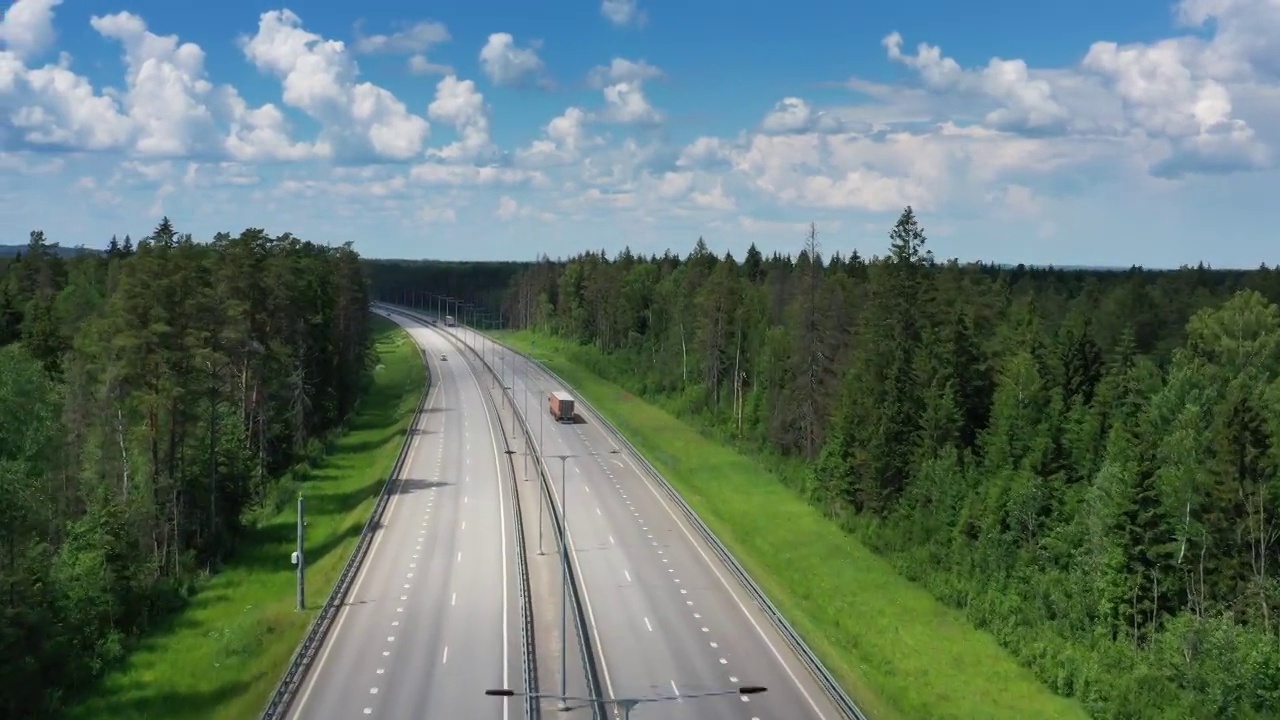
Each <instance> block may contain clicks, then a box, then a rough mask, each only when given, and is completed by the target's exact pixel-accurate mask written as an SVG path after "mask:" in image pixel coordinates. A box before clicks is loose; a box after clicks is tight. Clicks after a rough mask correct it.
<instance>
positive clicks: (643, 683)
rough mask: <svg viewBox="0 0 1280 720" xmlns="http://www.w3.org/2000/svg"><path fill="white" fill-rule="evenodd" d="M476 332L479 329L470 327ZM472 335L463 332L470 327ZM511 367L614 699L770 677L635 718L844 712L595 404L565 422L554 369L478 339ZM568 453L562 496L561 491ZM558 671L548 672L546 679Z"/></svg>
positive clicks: (496, 362)
mask: <svg viewBox="0 0 1280 720" xmlns="http://www.w3.org/2000/svg"><path fill="white" fill-rule="evenodd" d="M466 334H467V335H469V334H470V333H466ZM462 335H463V333H459V336H462ZM481 346H482V350H484V351H485V352H486V356H487V357H489V358H490V359H491V364H492V365H493V366H494V367H495V368H499V369H500V370H501V369H502V368H505V377H506V380H505V383H506V384H507V385H509V386H511V387H512V388H513V395H514V398H515V403H516V405H517V407H518V408H519V409H520V410H521V411H522V412H525V413H526V417H527V418H528V421H529V425H530V427H531V429H532V431H533V433H534V434H535V436H541V437H540V438H539V439H538V440H537V442H538V444H539V447H540V448H541V451H542V454H543V457H544V460H545V462H546V464H547V467H548V474H549V475H550V477H552V478H553V479H554V483H553V484H554V486H555V494H556V496H557V497H556V504H557V506H559V507H561V508H562V509H563V508H564V506H565V505H567V513H566V514H567V524H568V527H569V538H570V543H569V547H570V549H571V555H572V557H573V561H574V562H575V563H576V566H577V568H578V573H579V575H578V576H579V578H580V579H581V587H582V590H583V593H584V602H585V604H586V605H587V610H588V613H589V620H590V624H591V627H592V633H593V635H594V636H595V638H594V641H595V643H596V647H597V649H598V652H599V657H600V664H601V666H602V667H601V668H600V670H601V675H602V677H603V678H604V684H605V686H606V691H607V692H608V694H609V695H610V696H611V697H614V698H622V697H646V696H655V695H675V694H686V693H699V692H715V691H723V690H732V689H734V688H736V687H737V686H740V685H764V686H766V687H767V688H768V692H767V693H765V694H761V695H754V696H750V697H746V696H725V697H707V698H697V699H688V700H680V701H677V702H671V701H668V702H662V703H660V704H653V705H640V706H638V707H636V709H635V710H634V711H633V713H632V718H634V720H643V719H644V718H654V719H657V718H668V719H670V720H695V719H696V720H753V719H757V718H758V719H760V720H766V719H774V720H838V719H839V718H841V717H842V715H841V714H840V712H839V711H838V710H837V709H836V708H835V706H834V705H833V704H832V703H831V702H830V700H829V699H828V698H827V696H826V695H825V693H823V691H822V690H821V689H820V687H819V686H818V685H817V683H816V682H815V681H814V680H813V678H812V676H811V675H810V674H809V673H808V670H807V669H806V668H805V666H804V665H803V664H802V663H801V662H800V661H799V659H798V658H796V656H795V655H794V653H793V652H792V650H791V649H790V647H789V646H788V645H787V644H786V641H785V640H784V639H783V638H782V636H781V635H780V634H779V633H778V632H777V631H776V630H775V629H774V628H773V626H772V624H771V623H770V622H769V620H768V619H767V618H766V617H765V616H764V615H763V614H762V613H761V612H760V610H759V609H758V607H757V606H756V605H755V603H754V602H753V601H752V600H751V599H749V596H748V595H747V594H746V592H745V590H744V589H743V588H742V587H741V586H740V585H739V584H737V583H736V581H735V580H734V579H733V578H732V576H731V575H730V574H729V572H728V570H727V569H726V568H725V567H724V566H723V564H722V563H721V562H720V561H719V560H718V559H717V558H716V557H715V556H714V554H713V553H712V552H711V550H710V548H708V547H706V546H705V543H704V541H703V540H702V539H701V537H700V536H698V535H697V533H696V531H695V530H694V529H693V528H692V527H690V526H689V525H688V523H687V521H686V520H685V518H684V517H683V516H681V515H680V514H679V510H678V509H677V508H676V507H675V506H673V505H672V504H671V502H670V498H668V497H667V496H665V494H664V492H663V491H662V490H661V489H660V488H659V487H658V486H657V485H656V484H655V483H654V482H653V481H652V480H650V478H649V477H648V476H647V475H646V474H645V473H644V472H643V471H641V470H640V469H639V468H638V467H637V466H636V464H634V463H633V461H632V459H631V458H630V457H629V456H628V455H627V453H626V451H623V450H620V448H619V446H618V445H617V444H616V441H615V440H614V438H613V437H612V436H611V435H610V434H609V433H608V432H607V430H605V428H604V427H603V426H602V425H601V424H600V423H598V422H597V421H596V419H595V418H594V417H593V416H592V415H591V414H590V413H588V412H586V411H585V410H583V409H582V408H581V405H579V407H578V414H579V416H580V417H581V420H580V421H579V422H578V423H576V424H567V423H566V424H558V423H556V422H554V420H553V419H552V418H551V416H550V414H549V413H548V410H547V394H548V393H549V392H550V391H552V390H558V389H566V388H561V387H560V386H559V385H558V384H557V383H556V382H555V381H554V380H553V379H552V378H551V377H550V375H548V374H547V373H546V372H545V371H543V370H541V369H540V368H539V367H538V366H536V365H531V364H528V363H526V362H525V361H524V360H523V359H521V358H519V356H517V355H515V354H514V353H508V352H505V351H503V350H502V349H501V347H500V346H495V345H494V344H493V343H486V342H483V341H482V342H481ZM562 454H568V455H574V456H576V457H573V458H570V459H568V460H567V461H565V463H564V466H565V469H564V471H563V472H564V477H565V493H564V494H565V497H559V495H560V480H561V474H562V468H561V461H560V460H559V459H558V458H555V457H553V456H555V455H562ZM548 680H549V678H545V677H544V678H543V679H542V683H543V685H544V688H545V687H546V685H547V683H548Z"/></svg>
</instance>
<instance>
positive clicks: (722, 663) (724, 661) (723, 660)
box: [720, 658, 729, 665]
mask: <svg viewBox="0 0 1280 720" xmlns="http://www.w3.org/2000/svg"><path fill="white" fill-rule="evenodd" d="M720 664H721V665H728V664H729V661H728V660H725V659H724V658H720Z"/></svg>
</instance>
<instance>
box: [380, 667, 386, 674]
mask: <svg viewBox="0 0 1280 720" xmlns="http://www.w3.org/2000/svg"><path fill="white" fill-rule="evenodd" d="M386 671H387V669H386V668H378V674H379V675H381V674H383V673H385V672H386Z"/></svg>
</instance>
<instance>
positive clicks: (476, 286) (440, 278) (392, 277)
mask: <svg viewBox="0 0 1280 720" xmlns="http://www.w3.org/2000/svg"><path fill="white" fill-rule="evenodd" d="M362 264H363V265H364V271H365V275H366V276H368V278H369V285H370V287H372V288H376V289H377V291H378V293H379V294H381V295H382V296H384V297H386V298H388V299H389V300H394V301H396V302H403V303H405V304H408V305H413V304H415V302H416V301H420V300H421V299H422V298H421V297H420V296H421V294H422V291H423V290H424V289H426V288H430V289H431V290H432V291H433V292H434V293H435V294H437V295H446V296H449V297H455V298H461V299H464V300H466V301H467V302H469V303H471V304H473V305H475V306H477V307H480V308H490V309H491V311H492V309H496V308H499V307H501V306H502V303H503V300H504V299H505V297H506V294H507V288H509V287H511V283H512V282H513V281H514V280H515V278H516V276H517V275H518V274H519V273H520V272H522V271H523V270H524V269H525V268H527V267H529V263H528V262H488V261H476V262H448V261H442V260H383V259H380V258H367V259H365V260H364V261H363V262H362ZM413 293H418V295H417V296H414V295H413Z"/></svg>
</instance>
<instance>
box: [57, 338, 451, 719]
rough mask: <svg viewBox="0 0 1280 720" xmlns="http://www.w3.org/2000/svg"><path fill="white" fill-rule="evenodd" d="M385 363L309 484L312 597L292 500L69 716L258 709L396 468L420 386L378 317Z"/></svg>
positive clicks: (246, 714) (410, 354)
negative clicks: (301, 585) (299, 596)
mask: <svg viewBox="0 0 1280 720" xmlns="http://www.w3.org/2000/svg"><path fill="white" fill-rule="evenodd" d="M374 331H375V333H376V337H377V349H378V354H379V356H380V360H379V362H380V367H379V369H378V370H377V372H376V373H375V375H374V382H373V384H372V385H371V386H370V389H369V391H368V393H367V394H366V395H365V396H364V398H363V399H362V400H361V403H360V406H359V408H358V409H357V411H356V414H355V416H354V417H353V418H352V420H351V422H350V424H349V430H348V431H347V432H345V433H343V434H342V435H341V436H340V437H338V438H337V439H336V440H335V441H334V444H333V446H332V450H331V451H330V453H329V454H328V455H327V456H326V457H325V458H324V459H323V460H322V461H321V462H320V463H319V464H318V465H317V467H316V468H315V469H314V470H313V471H312V473H311V474H310V476H309V479H308V480H307V481H306V482H305V483H304V484H303V491H304V494H305V496H306V499H307V543H308V546H309V551H308V556H307V561H308V568H307V604H308V606H310V607H311V608H312V609H311V610H310V611H309V612H301V613H299V612H296V611H295V610H294V601H295V576H294V572H293V566H292V565H290V564H289V554H290V553H291V552H292V551H293V549H294V534H295V530H294V529H295V527H296V523H297V511H296V506H290V507H289V508H288V509H286V510H284V511H283V512H281V513H280V514H279V515H278V516H276V517H274V518H272V519H271V520H270V521H268V522H266V523H264V524H263V525H262V526H260V527H258V528H255V529H254V530H252V531H251V532H250V533H249V535H248V537H247V538H246V540H245V550H244V551H243V552H241V553H240V554H238V555H237V556H236V557H235V558H234V559H233V560H232V562H230V563H229V564H228V565H227V567H226V569H225V570H224V571H223V572H221V573H219V574H218V575H215V576H214V577H212V578H210V579H209V580H208V582H207V583H206V584H205V585H204V587H202V588H201V590H200V592H199V593H198V594H197V595H196V596H195V597H194V598H193V600H192V603H191V605H190V606H189V607H188V608H186V609H184V610H183V611H182V612H180V613H178V614H176V615H175V616H174V617H173V618H171V619H170V620H169V621H167V622H166V624H165V627H162V628H161V629H159V630H158V631H156V632H154V633H151V634H149V635H148V636H147V637H146V638H144V639H143V641H142V642H141V645H140V647H138V648H137V649H136V650H135V651H134V652H133V653H132V654H131V655H130V657H129V659H128V660H127V661H126V663H125V665H124V666H123V667H121V668H120V669H119V670H117V671H115V672H112V673H110V674H109V675H108V676H107V678H106V679H105V680H104V681H103V683H102V684H101V686H100V687H98V688H97V689H96V690H95V691H94V693H93V696H92V697H90V698H88V699H87V700H86V701H85V702H83V703H81V704H80V705H78V706H77V707H75V708H74V709H73V710H72V711H71V712H69V713H68V714H67V718H68V720H104V719H105V718H111V720H143V719H146V720H161V719H163V720H188V719H190V720H195V719H196V718H199V719H201V720H248V719H249V718H256V717H258V715H259V713H261V712H262V708H263V707H265V705H266V702H267V700H268V698H269V697H270V695H271V693H272V692H273V691H274V690H275V686H276V683H278V682H279V680H280V677H281V673H283V672H284V669H285V667H286V666H287V665H288V663H289V660H290V658H291V657H292V655H293V652H294V650H295V649H296V648H297V646H298V643H299V642H301V641H302V637H303V635H305V634H306V631H307V628H308V626H309V625H310V623H311V620H312V619H313V618H314V617H315V614H316V610H318V609H319V607H320V606H321V604H322V603H323V602H324V600H325V598H327V597H328V595H329V592H330V591H331V590H332V589H333V586H334V584H335V583H336V582H337V580H338V575H339V574H340V573H341V572H342V566H343V565H344V564H345V563H346V561H347V558H349V557H350V555H351V551H352V550H353V549H354V548H355V545H356V541H357V540H358V539H359V537H360V531H361V529H362V528H363V526H364V524H365V522H366V521H367V520H368V518H369V514H370V513H371V512H372V510H373V506H374V503H375V501H376V500H377V496H378V492H379V491H380V489H381V488H382V485H383V481H384V480H385V478H386V477H387V474H388V473H389V472H391V468H392V466H393V465H394V464H395V460H396V456H397V455H398V454H399V452H400V446H401V444H402V443H403V441H404V436H405V433H406V432H407V431H408V428H409V423H410V421H411V420H412V418H413V411H414V409H415V408H416V406H417V402H418V400H419V398H420V397H421V393H422V388H423V383H424V382H425V376H426V374H425V371H424V368H423V364H422V356H421V354H420V353H419V352H418V350H417V348H416V346H415V345H414V343H413V341H412V339H411V338H410V337H409V336H408V334H407V333H405V332H404V331H403V330H401V329H400V328H399V326H397V325H396V324H394V323H392V322H390V321H388V320H385V319H383V318H380V317H375V318H374Z"/></svg>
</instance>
